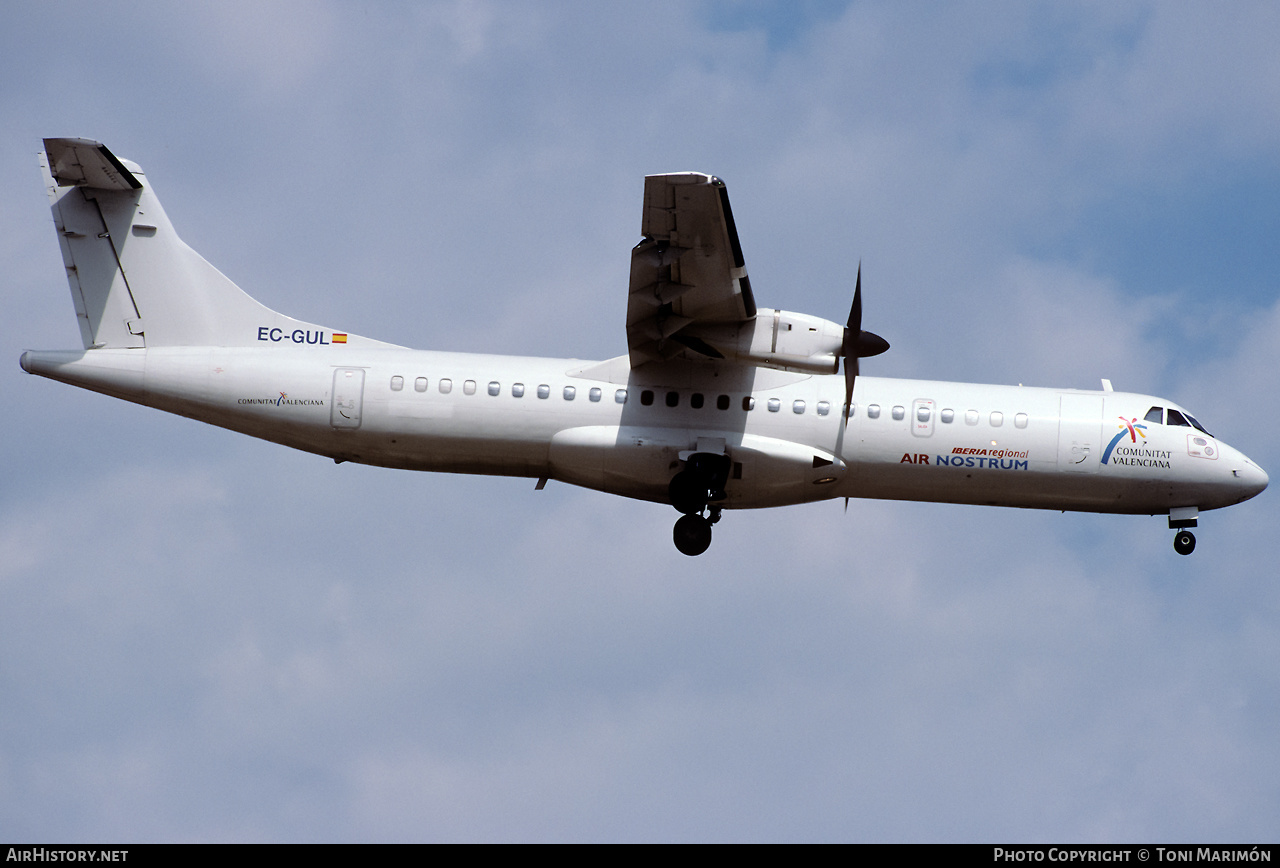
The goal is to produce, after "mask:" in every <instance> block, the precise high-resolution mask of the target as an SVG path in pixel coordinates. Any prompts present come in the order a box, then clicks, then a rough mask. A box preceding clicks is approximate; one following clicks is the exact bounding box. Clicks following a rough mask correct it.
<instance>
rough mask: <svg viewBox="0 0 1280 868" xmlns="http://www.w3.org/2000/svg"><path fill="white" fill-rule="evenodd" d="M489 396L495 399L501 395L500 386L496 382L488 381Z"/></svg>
mask: <svg viewBox="0 0 1280 868" xmlns="http://www.w3.org/2000/svg"><path fill="white" fill-rule="evenodd" d="M489 394H490V395H493V396H494V397H497V396H498V395H501V394H502V384H501V383H499V382H498V381H497V380H492V381H490V383H489Z"/></svg>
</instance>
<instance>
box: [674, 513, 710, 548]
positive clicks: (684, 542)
mask: <svg viewBox="0 0 1280 868" xmlns="http://www.w3.org/2000/svg"><path fill="white" fill-rule="evenodd" d="M672 536H673V538H674V539H675V542H676V548H678V549H679V550H680V554H682V555H689V556H690V557H694V556H696V555H700V554H702V553H703V552H705V551H706V550H707V548H708V547H709V546H710V545H711V522H710V521H708V520H707V519H705V518H703V517H702V516H700V515H682V516H680V519H679V521H677V522H676V529H675V531H674V533H673V534H672Z"/></svg>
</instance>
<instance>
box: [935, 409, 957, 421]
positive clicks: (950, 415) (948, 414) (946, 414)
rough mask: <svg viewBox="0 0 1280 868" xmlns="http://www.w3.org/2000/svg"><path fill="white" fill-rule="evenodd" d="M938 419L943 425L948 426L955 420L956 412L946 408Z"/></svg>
mask: <svg viewBox="0 0 1280 868" xmlns="http://www.w3.org/2000/svg"><path fill="white" fill-rule="evenodd" d="M938 418H939V419H941V420H942V424H943V425H950V424H951V423H952V422H954V421H955V419H956V411H955V410H952V409H951V408H950V407H948V408H946V409H945V410H943V411H942V413H941V414H940V415H939V416H938Z"/></svg>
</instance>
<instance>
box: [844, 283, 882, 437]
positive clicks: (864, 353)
mask: <svg viewBox="0 0 1280 868" xmlns="http://www.w3.org/2000/svg"><path fill="white" fill-rule="evenodd" d="M887 349H889V342H888V341H886V340H885V339H884V338H882V337H880V336H879V335H877V334H872V333H871V332H864V331H863V330H862V263H861V262H859V263H858V282H857V283H856V284H855V285H854V287H853V306H852V307H851V308H849V321H848V323H847V324H846V325H845V329H844V341H843V343H842V345H841V347H840V355H841V356H842V357H843V358H844V424H846V425H848V424H849V407H850V405H851V404H852V403H853V383H854V381H855V380H857V379H858V359H865V358H869V357H870V356H878V355H880V354H881V353H883V352H884V351H885V350H887Z"/></svg>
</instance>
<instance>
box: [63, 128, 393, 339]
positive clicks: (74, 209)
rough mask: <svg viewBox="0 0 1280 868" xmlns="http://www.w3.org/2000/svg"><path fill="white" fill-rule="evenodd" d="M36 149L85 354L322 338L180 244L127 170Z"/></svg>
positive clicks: (98, 155)
mask: <svg viewBox="0 0 1280 868" xmlns="http://www.w3.org/2000/svg"><path fill="white" fill-rule="evenodd" d="M44 146H45V153H43V154H41V155H40V165H41V169H42V170H43V173H44V179H45V186H46V188H47V190H48V193H49V201H50V204H51V207H52V211H53V221H54V225H55V226H56V227H57V231H58V240H59V243H60V245H61V247H62V261H63V264H64V265H65V266H66V269H67V281H68V283H70V285H71V297H72V300H73V301H74V303H75V308H76V317H77V319H78V320H79V323H80V335H81V338H82V339H83V341H84V346H85V348H86V349H97V348H103V347H111V348H140V347H175V346H224V347H234V346H255V345H261V343H260V342H261V341H263V340H264V339H263V337H262V335H264V334H267V335H278V334H285V335H288V334H293V333H295V332H296V330H298V329H302V330H303V333H304V334H307V335H310V334H315V335H317V336H319V335H321V334H322V333H323V334H328V332H327V331H325V330H322V329H320V328H319V327H318V326H315V325H312V324H310V323H304V322H300V321H298V320H295V319H292V318H291V317H287V316H284V315H282V314H279V313H276V312H275V311H273V310H271V309H269V308H267V307H265V306H263V305H262V304H259V303H258V302H257V301H254V300H253V299H252V298H250V297H249V296H248V295H246V294H245V293H244V291H243V290H241V289H240V288H239V287H238V286H236V285H235V284H234V283H233V282H232V281H231V280H230V279H228V278H227V277H226V276H225V275H224V274H222V272H220V271H218V269H216V268H214V267H213V266H212V265H210V264H209V263H208V262H206V261H205V260H204V258H203V257H201V256H200V254H198V253H196V252H195V251H194V250H192V249H191V248H190V247H188V246H187V245H186V244H185V243H183V241H182V239H180V238H179V237H178V235H177V233H176V232H174V229H173V226H172V224H170V222H169V218H168V217H167V216H165V213H164V209H163V208H162V207H161V206H160V201H159V199H157V198H156V195H155V191H154V190H153V189H152V188H151V184H150V182H149V181H148V180H147V178H146V175H145V174H144V173H143V171H142V169H141V168H140V167H139V166H137V165H136V164H135V163H131V162H129V161H127V160H121V159H118V158H117V157H116V156H115V155H114V154H112V153H111V151H109V150H108V149H107V148H106V147H105V146H104V145H102V144H101V143H99V142H95V141H92V140H89V139H45V140H44ZM351 337H352V339H353V340H352V342H355V341H354V339H355V336H354V335H353V336H351ZM325 342H326V343H327V339H325ZM370 343H375V342H370Z"/></svg>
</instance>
